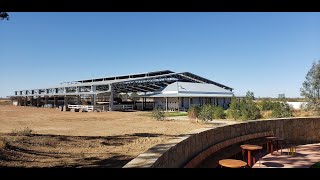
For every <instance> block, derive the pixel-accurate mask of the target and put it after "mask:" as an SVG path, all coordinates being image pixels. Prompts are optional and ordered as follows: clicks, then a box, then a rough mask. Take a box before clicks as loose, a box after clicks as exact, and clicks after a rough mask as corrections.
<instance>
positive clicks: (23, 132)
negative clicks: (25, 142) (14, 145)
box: [12, 127, 33, 136]
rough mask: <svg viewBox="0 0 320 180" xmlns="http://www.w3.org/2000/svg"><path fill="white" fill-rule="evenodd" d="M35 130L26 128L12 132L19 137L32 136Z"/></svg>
mask: <svg viewBox="0 0 320 180" xmlns="http://www.w3.org/2000/svg"><path fill="white" fill-rule="evenodd" d="M32 132H33V130H32V129H30V128H29V127H25V128H22V129H14V130H12V134H14V135H17V136H30V135H31V134H32Z"/></svg>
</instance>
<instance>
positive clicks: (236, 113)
mask: <svg viewBox="0 0 320 180" xmlns="http://www.w3.org/2000/svg"><path fill="white" fill-rule="evenodd" d="M227 116H228V118H230V119H235V120H237V119H239V118H240V117H241V112H240V100H238V99H236V97H235V96H232V97H231V103H230V106H229V109H228V111H227Z"/></svg>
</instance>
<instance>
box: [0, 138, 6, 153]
mask: <svg viewBox="0 0 320 180" xmlns="http://www.w3.org/2000/svg"><path fill="white" fill-rule="evenodd" d="M6 146H7V141H6V140H5V139H4V138H1V137H0V152H1V151H2V150H4V149H5V148H6Z"/></svg>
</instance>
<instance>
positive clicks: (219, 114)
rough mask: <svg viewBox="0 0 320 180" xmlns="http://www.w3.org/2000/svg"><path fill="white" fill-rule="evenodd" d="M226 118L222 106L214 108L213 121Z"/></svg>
mask: <svg viewBox="0 0 320 180" xmlns="http://www.w3.org/2000/svg"><path fill="white" fill-rule="evenodd" d="M225 117H226V115H225V113H224V110H223V108H222V107H221V106H215V107H214V108H213V119H224V118H225Z"/></svg>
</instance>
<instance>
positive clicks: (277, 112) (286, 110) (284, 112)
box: [271, 102, 292, 118]
mask: <svg viewBox="0 0 320 180" xmlns="http://www.w3.org/2000/svg"><path fill="white" fill-rule="evenodd" d="M271 116H272V117H274V118H284V117H292V110H291V108H290V106H289V104H288V103H285V102H274V104H273V108H272V114H271Z"/></svg>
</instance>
